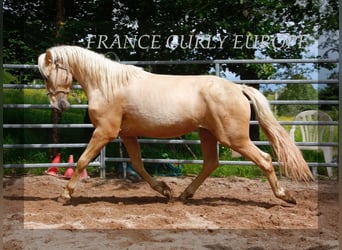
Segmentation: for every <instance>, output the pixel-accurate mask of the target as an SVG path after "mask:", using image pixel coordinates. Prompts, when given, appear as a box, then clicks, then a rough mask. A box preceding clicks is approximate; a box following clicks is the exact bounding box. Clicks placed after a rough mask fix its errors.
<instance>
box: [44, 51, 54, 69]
mask: <svg viewBox="0 0 342 250" xmlns="http://www.w3.org/2000/svg"><path fill="white" fill-rule="evenodd" d="M52 62H53V56H52V52H51V51H50V50H49V49H48V50H46V52H45V65H46V66H51V64H52Z"/></svg>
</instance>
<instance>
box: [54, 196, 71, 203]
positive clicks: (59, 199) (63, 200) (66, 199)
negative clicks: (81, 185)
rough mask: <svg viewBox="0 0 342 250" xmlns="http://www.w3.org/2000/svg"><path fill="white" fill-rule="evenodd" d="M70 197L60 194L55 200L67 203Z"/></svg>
mask: <svg viewBox="0 0 342 250" xmlns="http://www.w3.org/2000/svg"><path fill="white" fill-rule="evenodd" d="M70 199H71V197H70V196H66V195H60V196H59V197H58V198H57V202H59V203H62V204H67V203H68V202H69V201H70Z"/></svg>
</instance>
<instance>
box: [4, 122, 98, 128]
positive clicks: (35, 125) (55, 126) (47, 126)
mask: <svg viewBox="0 0 342 250" xmlns="http://www.w3.org/2000/svg"><path fill="white" fill-rule="evenodd" d="M3 128H19V129H22V128H94V126H93V124H81V123H80V124H3Z"/></svg>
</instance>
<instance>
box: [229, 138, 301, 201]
mask: <svg viewBox="0 0 342 250" xmlns="http://www.w3.org/2000/svg"><path fill="white" fill-rule="evenodd" d="M230 147H231V148H232V149H233V150H235V151H237V152H239V153H240V154H241V155H243V156H244V157H246V158H248V159H250V160H252V161H253V162H254V163H255V164H257V165H258V166H259V167H260V168H261V169H262V170H263V171H264V173H265V175H266V177H267V179H268V181H269V183H270V185H271V187H272V191H273V193H274V195H275V196H276V197H277V198H279V199H282V200H284V201H286V202H289V203H292V204H296V200H295V199H294V198H293V197H292V195H291V193H290V192H289V191H287V190H285V189H284V188H282V187H281V186H280V184H279V182H278V179H277V176H276V174H275V171H274V167H273V165H272V158H271V156H270V155H269V154H267V153H265V152H263V151H261V150H260V149H259V148H258V147H256V146H255V145H254V144H253V143H252V142H251V141H250V140H249V139H244V140H235V141H234V142H232V144H231V145H230Z"/></svg>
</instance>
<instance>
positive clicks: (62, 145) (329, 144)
mask: <svg viewBox="0 0 342 250" xmlns="http://www.w3.org/2000/svg"><path fill="white" fill-rule="evenodd" d="M121 141H122V140H121V139H116V140H113V141H112V143H118V142H121ZM138 142H139V143H146V144H193V145H199V144H201V141H200V140H176V139H138ZM253 143H254V144H255V145H257V146H269V145H271V144H270V143H269V142H268V141H253ZM296 145H297V146H309V147H338V143H337V142H296ZM87 146H88V143H48V144H38V143H35V144H3V148H4V149H28V148H33V149H34V148H36V149H41V148H85V147H87Z"/></svg>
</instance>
